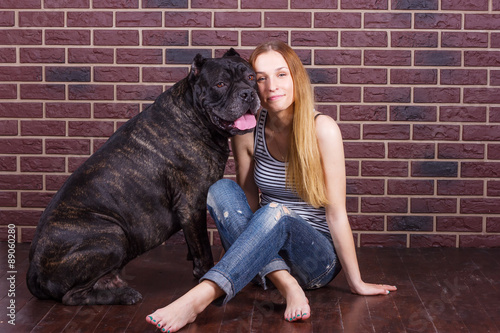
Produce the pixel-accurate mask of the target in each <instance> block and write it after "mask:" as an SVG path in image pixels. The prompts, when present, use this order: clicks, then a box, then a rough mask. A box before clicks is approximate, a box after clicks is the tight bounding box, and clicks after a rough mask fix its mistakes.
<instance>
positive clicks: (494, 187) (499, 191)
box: [487, 180, 500, 197]
mask: <svg viewBox="0 0 500 333" xmlns="http://www.w3.org/2000/svg"><path fill="white" fill-rule="evenodd" d="M487 186H488V187H487V195H488V196H489V197H500V181H498V180H489V181H488V183H487Z"/></svg>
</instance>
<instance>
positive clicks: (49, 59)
mask: <svg viewBox="0 0 500 333" xmlns="http://www.w3.org/2000/svg"><path fill="white" fill-rule="evenodd" d="M20 59H21V62H22V63H64V49H61V48H38V47H35V48H21V50H20Z"/></svg>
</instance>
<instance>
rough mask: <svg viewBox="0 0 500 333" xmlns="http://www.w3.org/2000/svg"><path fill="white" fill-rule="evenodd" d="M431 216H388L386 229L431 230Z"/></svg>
mask: <svg viewBox="0 0 500 333" xmlns="http://www.w3.org/2000/svg"><path fill="white" fill-rule="evenodd" d="M433 228H434V226H433V218H432V216H388V217H387V231H432V230H433Z"/></svg>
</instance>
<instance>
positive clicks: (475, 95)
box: [464, 88, 500, 104]
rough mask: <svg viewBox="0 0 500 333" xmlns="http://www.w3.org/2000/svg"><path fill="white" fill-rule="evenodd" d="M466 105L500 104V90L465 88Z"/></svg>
mask: <svg viewBox="0 0 500 333" xmlns="http://www.w3.org/2000/svg"><path fill="white" fill-rule="evenodd" d="M464 103H471V104H476V103H477V104H500V88H465V89H464Z"/></svg>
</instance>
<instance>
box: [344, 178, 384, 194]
mask: <svg viewBox="0 0 500 333" xmlns="http://www.w3.org/2000/svg"><path fill="white" fill-rule="evenodd" d="M384 188H385V186H384V180H383V179H367V178H362V179H347V183H346V191H347V195H377V194H378V195H382V194H384Z"/></svg>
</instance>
